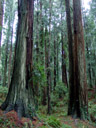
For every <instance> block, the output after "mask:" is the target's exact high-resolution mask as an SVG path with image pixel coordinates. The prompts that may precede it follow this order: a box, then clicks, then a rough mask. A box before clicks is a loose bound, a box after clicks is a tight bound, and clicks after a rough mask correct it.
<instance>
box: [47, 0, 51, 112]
mask: <svg viewBox="0 0 96 128" xmlns="http://www.w3.org/2000/svg"><path fill="white" fill-rule="evenodd" d="M51 10H52V3H51V0H49V43H48V62H47V65H48V71H47V84H48V114H50V112H51V71H50V43H51Z"/></svg>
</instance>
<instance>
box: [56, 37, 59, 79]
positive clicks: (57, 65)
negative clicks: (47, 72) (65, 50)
mask: <svg viewBox="0 0 96 128" xmlns="http://www.w3.org/2000/svg"><path fill="white" fill-rule="evenodd" d="M56 50H57V54H56V56H57V62H56V69H57V81H59V36H57V47H56Z"/></svg>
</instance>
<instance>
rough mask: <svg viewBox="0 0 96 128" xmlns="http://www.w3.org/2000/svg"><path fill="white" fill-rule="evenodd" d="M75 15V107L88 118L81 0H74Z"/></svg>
mask: <svg viewBox="0 0 96 128" xmlns="http://www.w3.org/2000/svg"><path fill="white" fill-rule="evenodd" d="M73 15H74V96H73V97H74V108H73V112H74V114H76V116H77V117H80V118H83V119H85V118H87V116H88V96H87V81H86V64H85V47H84V34H83V25H82V14H81V1H80V0H73Z"/></svg>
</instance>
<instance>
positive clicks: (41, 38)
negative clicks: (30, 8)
mask: <svg viewBox="0 0 96 128" xmlns="http://www.w3.org/2000/svg"><path fill="white" fill-rule="evenodd" d="M43 26H44V24H43V15H42V0H40V52H41V55H40V59H41V64H42V65H43V64H44V28H43Z"/></svg>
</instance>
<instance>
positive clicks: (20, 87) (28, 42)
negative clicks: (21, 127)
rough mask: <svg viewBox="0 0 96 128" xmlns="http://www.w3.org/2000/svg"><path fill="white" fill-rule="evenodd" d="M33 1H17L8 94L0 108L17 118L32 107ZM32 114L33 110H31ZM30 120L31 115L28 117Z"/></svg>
mask: <svg viewBox="0 0 96 128" xmlns="http://www.w3.org/2000/svg"><path fill="white" fill-rule="evenodd" d="M33 10H34V0H19V1H18V30H17V40H16V47H15V61H14V69H13V75H12V79H11V84H10V88H9V92H8V95H7V98H6V100H5V102H4V103H3V104H2V106H1V108H2V109H3V110H6V112H8V111H10V110H12V109H14V110H16V111H17V113H18V116H19V118H21V117H22V116H29V107H30V106H31V108H33V107H34V97H33V94H34V91H33V83H32V49H33V14H34V11H33ZM31 110H32V112H33V113H35V112H34V109H31ZM29 117H30V118H31V115H30V116H29Z"/></svg>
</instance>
